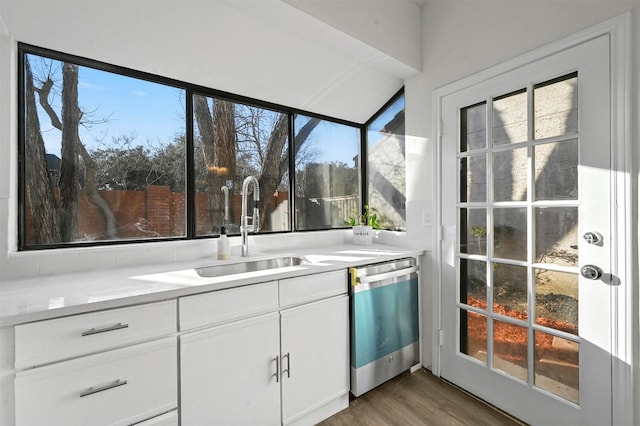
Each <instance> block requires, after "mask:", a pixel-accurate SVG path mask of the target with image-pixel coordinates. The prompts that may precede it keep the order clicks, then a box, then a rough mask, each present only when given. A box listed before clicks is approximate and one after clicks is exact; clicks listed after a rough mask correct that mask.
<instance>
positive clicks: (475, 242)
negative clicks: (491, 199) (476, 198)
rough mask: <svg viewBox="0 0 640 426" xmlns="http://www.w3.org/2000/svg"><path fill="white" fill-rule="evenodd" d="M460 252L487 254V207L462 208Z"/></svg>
mask: <svg viewBox="0 0 640 426" xmlns="http://www.w3.org/2000/svg"><path fill="white" fill-rule="evenodd" d="M460 253H467V254H482V255H485V254H487V211H486V210H485V209H460Z"/></svg>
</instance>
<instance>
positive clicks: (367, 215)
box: [345, 204, 380, 245]
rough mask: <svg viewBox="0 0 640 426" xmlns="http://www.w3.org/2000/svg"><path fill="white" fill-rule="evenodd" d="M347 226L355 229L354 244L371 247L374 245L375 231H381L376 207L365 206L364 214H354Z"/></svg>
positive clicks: (346, 223) (346, 222) (347, 221)
mask: <svg viewBox="0 0 640 426" xmlns="http://www.w3.org/2000/svg"><path fill="white" fill-rule="evenodd" d="M345 225H349V226H351V227H352V228H353V243H354V244H357V245H371V243H373V235H374V230H379V229H380V222H379V221H378V213H377V210H376V208H375V207H370V206H369V205H367V204H365V205H364V210H363V212H362V214H357V212H353V213H352V214H351V215H350V216H349V219H348V220H346V221H345Z"/></svg>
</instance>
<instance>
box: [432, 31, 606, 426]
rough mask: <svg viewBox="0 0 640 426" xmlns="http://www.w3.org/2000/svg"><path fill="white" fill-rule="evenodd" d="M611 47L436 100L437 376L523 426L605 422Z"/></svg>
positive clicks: (598, 42) (593, 47)
mask: <svg viewBox="0 0 640 426" xmlns="http://www.w3.org/2000/svg"><path fill="white" fill-rule="evenodd" d="M609 49H610V47H609V36H608V35H603V36H600V37H597V38H595V39H593V40H590V41H587V42H584V43H582V44H579V45H577V46H574V47H572V48H570V49H566V50H564V51H561V52H559V53H555V54H552V55H550V56H546V57H544V58H542V59H538V60H536V61H535V62H531V63H527V64H525V65H522V66H519V67H518V68H516V69H513V70H511V71H508V72H504V73H502V74H500V75H499V76H496V77H493V78H490V79H488V80H485V81H483V82H480V83H477V84H475V85H473V86H470V87H466V88H463V89H461V90H458V91H456V92H454V93H451V94H448V95H446V96H445V97H443V98H442V103H441V114H442V144H441V161H442V164H441V169H442V176H441V182H442V195H441V204H442V205H441V209H442V210H441V214H440V217H441V224H442V227H443V230H444V231H443V240H442V246H441V261H440V268H441V269H440V270H441V274H442V285H441V323H442V325H441V327H442V335H441V337H442V341H441V353H440V374H441V376H442V377H444V378H445V379H447V380H449V381H451V382H453V383H455V384H457V385H459V386H461V387H462V388H464V389H467V390H469V391H470V392H472V393H473V394H476V395H478V396H479V397H481V398H483V399H485V400H487V401H489V402H491V403H492V404H494V405H496V406H498V407H500V408H501V409H503V410H505V411H507V412H509V413H511V414H513V415H515V416H516V417H518V418H520V419H522V420H524V421H526V422H528V423H531V424H541V425H551V424H554V425H556V424H557V425H560V424H592V425H607V424H611V418H612V401H611V400H612V375H611V374H612V373H611V370H612V361H613V358H612V336H611V330H612V321H613V318H612V293H613V290H612V289H613V288H614V286H615V285H616V284H617V283H616V282H615V279H614V278H612V275H611V267H612V265H613V264H614V263H615V259H613V254H614V252H615V251H614V250H613V249H612V247H616V235H614V233H613V232H612V229H614V228H613V221H614V220H615V217H613V215H612V213H611V211H612V209H611V206H612V203H613V198H612V170H611V141H610V139H611V122H610V121H611V119H610V117H611V105H610V99H611V93H610V90H611V89H610V50H609Z"/></svg>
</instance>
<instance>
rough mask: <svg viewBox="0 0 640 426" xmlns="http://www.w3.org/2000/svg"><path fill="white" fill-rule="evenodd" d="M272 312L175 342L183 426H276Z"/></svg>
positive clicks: (275, 321) (277, 392)
mask: <svg viewBox="0 0 640 426" xmlns="http://www.w3.org/2000/svg"><path fill="white" fill-rule="evenodd" d="M279 338H280V329H279V317H278V313H277V312H274V313H271V314H267V315H262V316H259V317H256V318H251V319H248V320H242V321H237V322H234V323H231V324H226V325H222V326H218V327H212V328H210V329H206V330H201V331H197V332H194V333H190V334H187V335H184V336H182V337H181V338H180V339H181V340H180V351H181V354H180V371H181V379H180V384H181V404H180V410H181V420H182V423H181V424H182V425H183V426H189V425H194V426H195V425H197V426H200V425H279V424H280V384H279V383H278V380H279V377H277V374H278V362H279V355H280V347H279V346H280V345H279Z"/></svg>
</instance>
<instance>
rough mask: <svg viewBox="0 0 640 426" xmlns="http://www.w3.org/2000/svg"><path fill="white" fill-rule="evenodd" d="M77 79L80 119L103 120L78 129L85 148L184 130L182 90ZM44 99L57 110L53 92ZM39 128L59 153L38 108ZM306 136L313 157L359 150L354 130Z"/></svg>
mask: <svg viewBox="0 0 640 426" xmlns="http://www.w3.org/2000/svg"><path fill="white" fill-rule="evenodd" d="M30 58H31V59H30V60H31V62H32V68H33V69H34V73H35V72H36V69H37V68H38V67H37V63H38V62H39V61H40V59H39V58H38V57H35V56H31V55H30ZM58 64H59V63H58ZM55 78H57V79H58V80H61V79H62V76H61V75H60V73H59V72H58V75H57V76H55ZM78 80H79V83H78V101H79V103H80V108H81V109H82V110H83V111H84V112H85V119H87V120H90V121H94V122H99V121H102V120H105V122H103V123H96V124H94V125H92V126H91V127H89V128H85V127H81V128H80V137H81V139H82V141H83V143H84V144H85V146H86V147H87V149H89V150H90V151H91V150H93V149H96V148H105V147H110V146H114V144H113V139H114V138H119V137H122V136H127V137H128V136H132V135H133V136H135V140H134V141H133V142H132V145H133V146H137V145H142V146H149V145H147V142H148V141H150V142H151V143H150V147H152V146H158V145H161V144H168V143H171V142H172V141H173V139H174V137H175V136H176V135H181V134H184V133H185V128H184V125H185V124H184V119H185V93H184V91H183V90H181V89H177V88H174V87H170V86H166V85H162V84H157V83H151V82H148V81H144V80H139V79H135V78H131V77H125V76H121V75H118V74H114V73H110V72H106V71H100V70H95V69H93V68H88V67H80V68H79V71H78ZM60 85H61V84H59V86H60ZM50 101H51V102H52V106H53V108H54V109H55V110H56V111H57V113H58V114H60V96H59V94H56V95H55V96H53V97H51V98H50ZM300 119H304V117H300ZM298 123H299V121H296V124H297V125H298ZM40 126H41V130H42V135H43V138H44V140H45V146H46V150H47V152H48V153H51V154H55V155H57V156H60V148H61V146H60V136H61V135H60V132H59V131H58V130H57V129H55V128H53V127H52V126H51V123H50V120H49V118H48V117H47V116H46V114H45V113H44V112H43V111H40ZM378 137H379V135H378ZM310 138H311V139H310V140H309V141H308V143H309V145H311V146H312V147H313V148H312V149H313V151H314V153H315V157H314V160H315V161H317V162H331V161H341V162H344V163H346V164H347V165H349V166H351V165H353V157H354V156H356V155H357V154H358V151H359V141H360V136H359V131H358V129H357V128H353V127H350V126H345V125H341V124H337V123H332V122H329V121H322V122H321V123H320V124H319V125H318V126H317V127H316V128H315V129H314V131H313V133H312V134H311V137H310ZM376 139H377V138H376Z"/></svg>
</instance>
